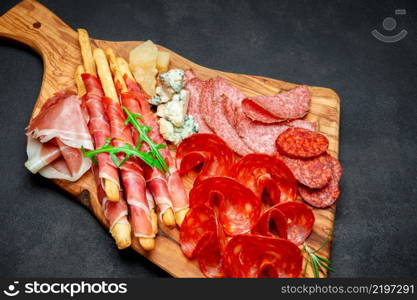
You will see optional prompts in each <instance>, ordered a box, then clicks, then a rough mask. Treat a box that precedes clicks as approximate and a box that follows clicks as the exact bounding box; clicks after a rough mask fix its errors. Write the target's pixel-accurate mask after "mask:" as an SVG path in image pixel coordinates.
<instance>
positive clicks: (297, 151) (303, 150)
mask: <svg viewBox="0 0 417 300" xmlns="http://www.w3.org/2000/svg"><path fill="white" fill-rule="evenodd" d="M276 145H277V149H278V151H279V152H280V153H281V154H282V155H286V156H290V157H295V158H311V157H315V156H319V155H321V154H323V153H325V152H326V151H327V148H328V147H329V140H328V139H327V138H326V137H325V136H324V135H322V134H321V133H318V132H313V131H311V130H307V129H303V128H288V129H287V130H285V131H284V132H283V133H281V134H280V135H279V136H278V138H277V140H276Z"/></svg>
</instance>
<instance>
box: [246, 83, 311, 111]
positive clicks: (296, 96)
mask: <svg viewBox="0 0 417 300" xmlns="http://www.w3.org/2000/svg"><path fill="white" fill-rule="evenodd" d="M251 100H252V101H253V102H255V103H256V104H257V105H258V106H260V107H261V108H263V109H264V110H265V111H267V112H269V113H270V114H272V115H273V116H275V117H278V118H281V119H298V118H302V117H304V116H305V115H306V114H307V112H308V111H309V109H310V102H311V97H310V92H309V90H308V88H307V87H306V86H299V87H296V88H295V89H292V90H290V91H287V92H282V93H279V94H276V95H274V96H257V97H253V98H251Z"/></svg>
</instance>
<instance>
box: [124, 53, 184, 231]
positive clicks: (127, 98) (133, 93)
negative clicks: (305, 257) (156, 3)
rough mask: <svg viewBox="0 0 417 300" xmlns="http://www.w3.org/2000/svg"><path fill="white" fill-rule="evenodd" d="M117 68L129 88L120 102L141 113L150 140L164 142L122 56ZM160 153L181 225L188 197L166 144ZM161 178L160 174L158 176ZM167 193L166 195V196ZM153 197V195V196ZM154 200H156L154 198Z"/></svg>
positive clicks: (178, 221)
mask: <svg viewBox="0 0 417 300" xmlns="http://www.w3.org/2000/svg"><path fill="white" fill-rule="evenodd" d="M117 62H118V64H119V68H120V69H121V71H122V73H123V77H124V80H125V83H126V86H127V89H128V90H129V93H128V94H124V95H122V102H123V105H125V106H126V107H127V108H128V109H129V110H130V111H132V112H134V113H138V114H140V115H142V117H143V122H144V124H145V125H147V126H149V127H150V128H151V131H150V132H149V136H150V137H151V139H152V141H153V142H154V143H156V144H165V145H166V143H165V140H164V139H163V137H162V136H161V134H160V132H159V125H158V122H157V119H156V116H155V115H154V113H153V112H152V111H151V109H150V106H149V104H148V101H147V97H148V96H147V95H146V94H145V93H144V92H143V91H142V90H141V88H140V87H139V85H138V84H137V83H136V82H135V81H134V79H133V76H131V74H130V72H129V69H128V65H127V62H125V61H124V60H123V59H122V58H117ZM160 151H161V155H162V157H163V158H164V160H165V161H166V163H167V165H168V168H169V172H168V173H167V176H166V180H167V189H168V195H169V197H170V198H171V199H172V205H173V209H174V212H175V218H176V222H177V224H178V225H179V226H181V223H182V221H183V220H184V217H185V215H186V213H187V211H188V197H187V194H186V192H185V189H184V186H183V183H182V180H181V177H180V175H179V173H178V170H177V169H176V167H175V163H174V161H173V159H172V156H171V153H170V152H169V150H168V147H167V146H166V147H165V148H164V149H161V150H160ZM156 178H159V179H160V180H162V177H161V176H158V177H156ZM168 195H167V196H168ZM154 197H155V196H154ZM155 201H157V203H158V200H157V199H156V198H155Z"/></svg>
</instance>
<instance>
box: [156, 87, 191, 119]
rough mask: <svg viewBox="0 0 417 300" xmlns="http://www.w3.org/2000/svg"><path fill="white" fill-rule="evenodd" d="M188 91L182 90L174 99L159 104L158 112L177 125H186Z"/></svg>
mask: <svg viewBox="0 0 417 300" xmlns="http://www.w3.org/2000/svg"><path fill="white" fill-rule="evenodd" d="M188 97H189V93H188V91H185V90H181V92H180V93H179V94H175V95H174V96H173V97H172V100H171V101H169V102H167V103H165V104H160V105H158V108H157V111H156V114H157V116H158V117H160V118H165V119H166V120H167V121H169V122H171V123H172V124H173V125H174V126H176V127H181V126H183V125H184V119H185V113H186V111H187V107H188Z"/></svg>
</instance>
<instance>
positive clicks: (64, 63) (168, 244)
mask: <svg viewBox="0 0 417 300" xmlns="http://www.w3.org/2000/svg"><path fill="white" fill-rule="evenodd" d="M0 36H3V37H7V38H11V39H14V40H17V41H20V42H22V43H24V44H27V45H29V46H30V47H31V48H33V49H34V50H36V51H37V52H38V53H40V55H41V56H42V60H43V64H44V74H43V81H42V88H41V91H40V94H39V96H38V99H37V101H36V103H35V106H34V109H33V115H32V117H33V116H35V115H36V114H37V113H38V112H39V110H40V108H41V106H42V105H43V103H44V102H45V101H46V99H48V98H49V97H50V96H51V95H52V94H53V93H54V92H56V91H59V90H62V89H66V88H72V89H74V90H75V84H74V80H73V74H74V71H75V68H76V66H77V65H79V64H82V61H81V54H80V48H79V44H78V35H77V33H76V31H74V30H73V29H72V28H70V27H69V26H67V25H66V24H65V23H64V22H63V21H62V20H61V19H60V18H59V17H57V16H56V15H55V14H54V13H52V12H51V11H50V10H48V9H47V8H46V7H44V6H43V5H41V4H40V3H38V2H36V1H34V0H26V1H23V2H21V3H19V4H18V5H16V6H15V7H13V8H12V9H11V10H9V11H8V12H7V13H6V14H4V15H3V16H1V17H0ZM149 39H152V32H149ZM139 43H141V42H112V41H102V40H92V44H93V46H95V47H102V48H105V47H111V48H113V50H114V51H115V52H116V54H117V55H119V56H122V57H124V58H128V53H129V51H130V50H131V49H133V48H134V47H135V46H137V45H138V44H139ZM158 47H159V48H160V49H163V50H165V51H169V52H170V53H171V67H173V68H181V69H190V68H191V69H193V70H194V71H195V73H196V74H197V76H198V77H200V78H201V79H208V78H212V77H215V76H221V77H224V78H225V79H227V80H228V81H229V82H230V83H231V84H233V85H235V86H236V87H238V88H240V89H241V90H242V91H243V92H244V93H245V94H246V95H247V96H253V95H258V94H274V93H277V92H279V91H282V90H289V89H292V88H294V87H296V86H297V85H296V84H293V83H288V82H284V81H280V80H275V79H270V78H265V77H260V76H250V75H242V74H233V73H226V72H222V71H217V70H212V69H208V68H205V67H202V66H200V65H197V64H195V63H193V62H191V61H189V60H187V59H186V58H184V57H181V56H180V55H178V54H176V53H174V52H172V51H170V50H169V49H166V48H164V47H162V46H158ZM310 91H311V94H312V104H311V111H310V113H309V114H308V116H307V119H308V120H310V121H316V122H318V124H319V128H320V132H322V133H323V134H325V135H326V136H327V137H328V139H329V141H330V146H329V151H330V153H331V154H332V155H333V156H335V157H337V156H338V149H339V117H340V101H339V97H338V96H337V94H336V93H335V92H334V91H333V90H331V89H328V88H323V87H310ZM173 151H175V149H173ZM22 164H23V162H22ZM194 178H195V174H190V175H188V176H187V177H185V178H183V179H184V184H185V186H186V189H187V191H189V190H190V189H191V187H192V183H193V179H194ZM54 182H55V183H56V184H57V185H58V186H60V187H61V188H62V189H64V190H65V191H67V192H68V193H70V194H71V195H73V196H74V197H75V198H77V199H78V200H79V201H80V202H81V203H82V204H83V205H84V206H86V207H87V208H88V209H89V210H90V211H91V212H92V214H94V215H95V216H96V218H97V219H98V220H99V222H100V223H101V224H102V225H103V226H106V227H108V223H107V221H106V219H105V217H104V215H103V212H102V210H101V206H100V204H99V201H98V199H97V194H96V186H95V181H94V179H93V176H92V174H91V172H87V173H86V174H85V175H84V176H83V177H82V178H81V179H80V180H78V181H77V182H74V183H72V182H68V181H64V180H54ZM335 209H336V207H335V205H333V206H332V207H330V208H327V209H314V215H315V217H316V223H315V225H314V229H313V233H312V234H311V236H310V237H309V239H308V241H307V242H308V245H309V246H310V247H311V248H313V249H316V248H318V247H319V246H320V245H321V243H322V242H323V241H324V240H325V238H326V236H327V234H328V232H329V231H333V224H334V216H335ZM50 213H53V212H52V211H51V212H50ZM133 240H135V242H133V244H132V247H133V249H134V250H135V251H137V252H139V253H140V254H142V255H143V256H145V257H146V258H148V259H149V260H151V261H152V262H154V263H155V264H156V265H158V266H159V267H161V268H162V269H164V270H165V271H167V272H168V273H170V274H171V275H173V276H175V277H202V274H201V272H200V270H199V267H198V265H197V263H196V262H195V261H190V260H188V259H187V258H186V257H185V256H184V255H183V254H182V252H181V250H180V247H179V244H178V230H176V229H173V230H170V229H168V228H163V227H162V228H161V230H160V233H159V235H158V237H157V242H156V248H155V250H153V251H151V252H148V253H146V252H144V251H143V250H142V249H141V247H140V246H139V243H138V242H137V241H136V239H133ZM330 249H331V245H330V243H327V244H326V246H325V247H323V249H322V250H321V251H320V254H321V255H322V256H323V257H325V258H329V257H330ZM115 251H117V250H116V248H115ZM307 274H308V276H309V277H312V272H311V269H310V268H309V269H308V272H307ZM321 275H322V276H323V277H324V276H327V274H321Z"/></svg>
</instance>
